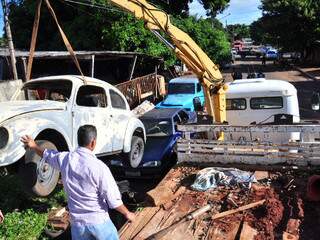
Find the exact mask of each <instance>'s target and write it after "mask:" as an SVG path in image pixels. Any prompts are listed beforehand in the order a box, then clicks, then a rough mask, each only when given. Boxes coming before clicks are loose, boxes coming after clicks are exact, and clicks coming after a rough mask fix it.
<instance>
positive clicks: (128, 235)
mask: <svg viewBox="0 0 320 240" xmlns="http://www.w3.org/2000/svg"><path fill="white" fill-rule="evenodd" d="M159 210H160V208H159V207H146V208H144V209H143V210H142V211H141V212H139V213H137V215H136V220H135V221H134V222H133V223H126V224H125V225H124V226H123V227H122V228H121V229H120V230H119V237H120V239H121V240H128V239H132V237H134V236H135V235H136V234H138V233H139V232H140V231H141V230H142V229H143V228H144V227H145V226H146V225H147V224H148V223H149V221H150V220H151V219H152V218H153V216H154V215H155V214H156V213H157V212H158V211H159Z"/></svg>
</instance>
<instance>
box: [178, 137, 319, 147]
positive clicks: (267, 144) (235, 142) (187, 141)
mask: <svg viewBox="0 0 320 240" xmlns="http://www.w3.org/2000/svg"><path fill="white" fill-rule="evenodd" d="M178 143H186V144H187V143H200V144H216V145H223V144H228V145H229V144H230V145H248V146H260V145H266V146H278V145H279V146H283V147H290V146H292V147H298V146H315V147H319V146H320V142H286V143H277V144H275V143H274V142H272V141H269V142H266V141H232V140H230V141H229V140H228V141H216V140H209V139H198V138H196V139H184V138H180V139H179V140H178Z"/></svg>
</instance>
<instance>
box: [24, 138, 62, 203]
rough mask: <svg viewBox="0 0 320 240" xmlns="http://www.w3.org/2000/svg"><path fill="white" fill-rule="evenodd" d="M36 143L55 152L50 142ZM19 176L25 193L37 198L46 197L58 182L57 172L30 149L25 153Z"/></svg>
mask: <svg viewBox="0 0 320 240" xmlns="http://www.w3.org/2000/svg"><path fill="white" fill-rule="evenodd" d="M36 143H37V144H38V145H39V146H40V147H42V148H45V149H53V150H57V148H56V146H55V145H54V144H53V143H52V142H50V141H47V140H39V141H36ZM19 175H20V177H21V180H22V184H23V188H24V190H25V192H26V193H28V194H30V195H32V196H38V197H46V196H48V195H49V194H50V193H51V192H52V191H53V190H54V189H55V187H56V185H57V183H58V180H59V171H58V170H56V169H54V168H53V167H51V166H50V165H49V164H47V163H46V162H45V161H44V160H43V159H41V158H40V157H39V156H38V155H37V154H36V153H35V152H34V151H32V150H30V149H28V150H27V151H26V154H25V156H24V162H23V163H21V165H20V168H19Z"/></svg>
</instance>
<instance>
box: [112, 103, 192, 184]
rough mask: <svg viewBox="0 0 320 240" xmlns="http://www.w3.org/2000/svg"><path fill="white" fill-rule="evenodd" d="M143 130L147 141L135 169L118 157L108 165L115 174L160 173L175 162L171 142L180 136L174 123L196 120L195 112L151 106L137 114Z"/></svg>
mask: <svg viewBox="0 0 320 240" xmlns="http://www.w3.org/2000/svg"><path fill="white" fill-rule="evenodd" d="M140 120H141V121H142V122H143V124H144V126H145V129H146V132H147V142H146V145H145V151H144V155H143V158H142V161H141V163H140V164H139V167H138V168H132V167H128V166H123V163H122V162H121V160H111V161H110V162H109V165H110V166H109V167H110V169H111V171H112V172H113V174H114V175H115V176H125V177H129V178H130V177H131V178H139V177H155V176H160V175H161V174H162V173H164V172H165V171H166V170H168V169H170V168H171V167H172V166H173V165H174V164H175V163H176V151H175V144H176V141H177V140H178V138H179V137H180V136H181V132H179V131H177V125H178V124H186V123H194V122H196V113H195V112H187V111H186V110H184V109H182V108H170V109H165V108H162V109H153V110H151V111H149V112H147V113H145V114H144V115H143V116H141V117H140Z"/></svg>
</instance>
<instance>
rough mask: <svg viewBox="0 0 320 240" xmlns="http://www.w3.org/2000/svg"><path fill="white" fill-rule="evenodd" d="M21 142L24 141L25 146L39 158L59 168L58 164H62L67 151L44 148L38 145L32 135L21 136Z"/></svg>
mask: <svg viewBox="0 0 320 240" xmlns="http://www.w3.org/2000/svg"><path fill="white" fill-rule="evenodd" d="M21 142H23V143H24V145H25V147H27V148H30V149H31V150H33V151H35V152H36V154H37V155H39V156H40V157H41V158H43V159H45V161H46V162H47V163H48V164H50V165H51V166H52V167H54V168H55V169H58V170H60V166H61V165H62V161H63V159H64V157H65V156H66V154H68V152H62V153H60V152H58V151H57V150H51V149H44V148H43V147H41V146H39V145H38V144H37V143H36V142H35V141H34V140H33V139H32V137H30V136H28V135H26V136H23V137H22V138H21Z"/></svg>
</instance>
